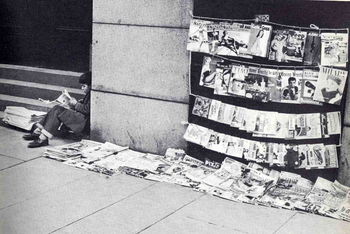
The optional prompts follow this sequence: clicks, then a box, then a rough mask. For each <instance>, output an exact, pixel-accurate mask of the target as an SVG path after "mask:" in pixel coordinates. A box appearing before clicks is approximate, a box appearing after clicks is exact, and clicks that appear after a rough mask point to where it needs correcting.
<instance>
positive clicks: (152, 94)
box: [91, 0, 193, 154]
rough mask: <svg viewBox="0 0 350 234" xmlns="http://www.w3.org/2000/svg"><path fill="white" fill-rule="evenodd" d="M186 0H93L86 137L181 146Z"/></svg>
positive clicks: (157, 149)
mask: <svg viewBox="0 0 350 234" xmlns="http://www.w3.org/2000/svg"><path fill="white" fill-rule="evenodd" d="M192 8H193V3H192V1H191V0H153V1H149V0H130V1H122V0H95V1H94V3H93V47H92V74H93V84H92V89H93V91H92V107H91V108H92V111H91V137H92V139H95V140H103V141H104V140H105V141H111V142H115V143H117V144H121V145H129V146H130V147H131V148H133V149H137V150H141V151H145V152H153V153H160V154H163V153H164V152H165V150H166V149H167V148H168V147H182V148H183V147H185V146H186V143H185V141H184V140H183V139H182V135H183V133H184V131H185V126H183V125H181V121H183V120H187V116H188V75H189V74H188V64H189V53H188V52H187V51H186V37H187V32H188V27H189V22H190V14H189V11H190V10H192Z"/></svg>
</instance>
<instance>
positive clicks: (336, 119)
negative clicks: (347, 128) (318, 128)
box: [326, 111, 341, 135]
mask: <svg viewBox="0 0 350 234" xmlns="http://www.w3.org/2000/svg"><path fill="white" fill-rule="evenodd" d="M326 115H327V133H328V134H329V135H337V134H341V114H340V112H339V111H335V112H327V113H326Z"/></svg>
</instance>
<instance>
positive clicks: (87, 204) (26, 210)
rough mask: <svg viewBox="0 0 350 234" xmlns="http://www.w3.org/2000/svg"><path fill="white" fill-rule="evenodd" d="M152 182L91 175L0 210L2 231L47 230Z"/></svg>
mask: <svg viewBox="0 0 350 234" xmlns="http://www.w3.org/2000/svg"><path fill="white" fill-rule="evenodd" d="M154 183H155V182H151V181H145V180H140V179H137V178H134V177H130V176H122V175H120V176H113V177H111V178H109V179H107V178H106V177H105V176H96V175H95V174H92V175H90V176H87V177H84V178H81V179H79V180H75V181H74V182H72V183H69V184H66V185H64V186H61V187H59V188H56V189H52V190H50V191H48V192H46V193H44V194H41V195H40V196H38V197H37V198H34V199H30V200H27V201H25V202H22V203H19V204H17V205H14V206H11V207H8V208H5V209H2V210H1V211H0V227H1V232H2V233H26V234H28V233H35V234H38V233H49V232H52V231H54V230H57V229H59V228H61V227H64V226H66V225H68V224H70V223H72V222H75V221H77V220H79V219H82V218H84V217H86V216H88V215H91V214H92V213H94V212H97V211H99V210H100V209H104V208H105V207H108V206H110V205H112V204H114V203H117V202H119V201H121V200H123V199H126V198H127V197H128V196H131V195H133V194H135V193H137V192H139V191H141V190H142V189H145V188H146V187H148V186H151V185H153V184H154Z"/></svg>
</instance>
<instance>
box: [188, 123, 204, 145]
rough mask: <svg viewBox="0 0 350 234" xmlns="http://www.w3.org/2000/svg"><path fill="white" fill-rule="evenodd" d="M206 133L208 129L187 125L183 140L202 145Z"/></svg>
mask: <svg viewBox="0 0 350 234" xmlns="http://www.w3.org/2000/svg"><path fill="white" fill-rule="evenodd" d="M208 131H209V129H208V128H205V127H202V126H199V125H196V124H189V125H188V127H187V129H186V132H185V134H184V139H185V140H186V141H189V142H192V143H195V144H197V145H202V142H203V141H204V137H205V136H206V134H207V133H208Z"/></svg>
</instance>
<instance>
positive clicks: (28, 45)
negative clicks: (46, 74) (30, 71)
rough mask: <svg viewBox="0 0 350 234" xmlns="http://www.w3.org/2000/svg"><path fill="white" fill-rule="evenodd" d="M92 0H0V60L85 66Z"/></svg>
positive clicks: (74, 68) (68, 67)
mask: <svg viewBox="0 0 350 234" xmlns="http://www.w3.org/2000/svg"><path fill="white" fill-rule="evenodd" d="M91 36H92V0H58V1H57V0H1V1H0V63H6V64H15V65H26V66H35V67H45V68H53V69H61V70H69V71H86V70H88V69H89V53H90V52H89V51H90V44H91Z"/></svg>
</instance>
